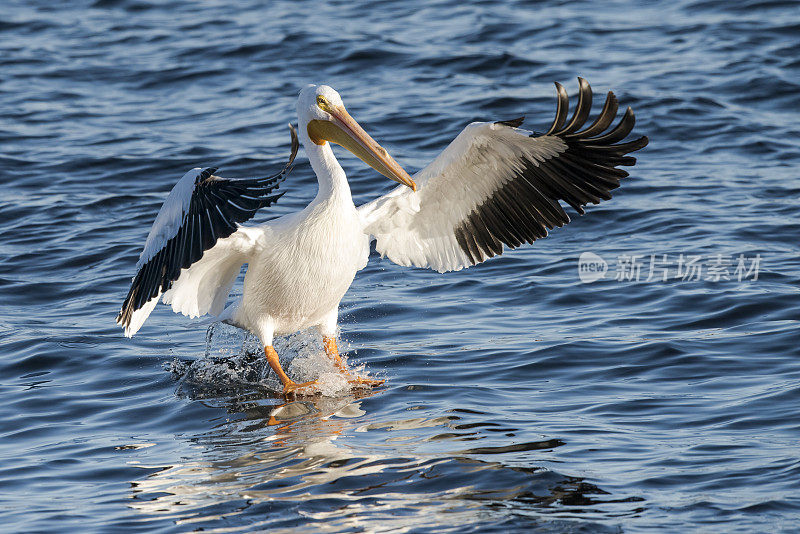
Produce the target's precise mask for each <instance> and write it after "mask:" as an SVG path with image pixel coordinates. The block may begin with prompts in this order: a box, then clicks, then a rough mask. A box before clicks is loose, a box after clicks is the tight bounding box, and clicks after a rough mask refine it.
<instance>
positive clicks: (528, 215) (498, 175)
mask: <svg viewBox="0 0 800 534" xmlns="http://www.w3.org/2000/svg"><path fill="white" fill-rule="evenodd" d="M578 81H579V84H580V91H579V93H578V103H577V106H576V109H575V112H574V114H573V116H572V118H571V119H570V120H569V122H567V115H568V110H569V97H568V96H567V92H566V90H565V89H564V87H563V86H562V85H561V84H559V83H558V82H556V84H555V85H556V88H557V91H558V108H557V111H556V118H555V120H554V121H553V124H552V126H551V127H550V129H549V130H548V131H547V133H545V134H543V135H539V136H534V135H535V134H531V132H528V131H525V130H521V129H519V126H520V125H521V124H522V121H523V118H519V119H514V120H510V121H499V122H493V123H486V122H484V123H472V124H470V125H468V126H467V127H466V128H464V130H463V131H462V132H461V133H460V134H459V135H458V136H457V137H456V138H455V139H454V140H453V142H452V143H450V145H449V146H448V147H447V148H446V149H445V150H444V151H443V152H442V153H441V154H440V155H439V156H438V157H437V158H436V159H435V160H434V161H433V162H432V163H431V164H430V165H428V166H427V167H426V168H424V169H423V170H421V171H419V172H418V173H417V174H415V175H414V177H413V178H414V181H415V182H416V183H417V185H418V189H417V191H416V192H414V191H412V190H411V189H409V188H407V187H405V186H400V187H398V188H396V189H394V190H393V191H391V192H390V193H388V194H387V195H384V196H382V197H379V198H377V199H375V200H373V201H372V202H369V203H368V204H365V205H363V206H360V207H359V214H360V216H361V218H362V221H363V223H364V227H365V232H366V233H368V234H370V235H372V236H373V237H374V238H375V241H376V249H377V251H378V252H379V253H380V254H381V255H382V256H385V257H388V258H389V259H390V260H391V261H393V262H395V263H397V264H399V265H403V266H415V267H428V268H431V269H434V270H436V271H439V272H445V271H452V270H459V269H462V268H464V267H469V266H471V265H476V264H478V263H481V262H482V261H484V260H486V259H487V258H491V257H493V256H497V255H499V254H502V253H503V249H504V247H508V248H511V249H514V248H517V247H519V246H521V245H522V244H523V243H532V242H533V241H535V240H536V239H541V238H543V237H546V236H547V233H548V230H551V229H553V228H555V227H560V226H563V225H565V224H567V223H568V222H569V221H570V219H569V216H568V215H567V213H566V212H565V211H564V208H563V207H562V206H561V204H560V203H559V201H563V202H566V203H567V204H569V205H570V206H571V207H572V208H573V209H575V211H577V212H578V213H579V214H583V213H584V210H583V206H585V205H587V204H589V203H591V204H598V203H599V202H600V201H601V200H608V199H610V198H611V193H610V191H611V190H612V189H615V188H617V187H619V181H620V179H621V178H624V177H626V176H628V173H627V172H626V171H624V170H622V169H617V167H618V166H620V165H625V166H631V165H634V164H635V163H636V159H635V158H634V157H631V156H626V154H628V153H630V152H634V151H636V150H639V149H641V148H644V147H645V146H647V143H648V139H647V137H644V136H643V137H640V138H638V139H636V140H634V141H629V142H627V143H619V142H620V141H622V140H623V139H625V138H626V137H627V136H628V134H629V133H630V132H631V130H632V129H633V126H634V123H635V118H634V115H633V111H632V110H631V108H630V107H629V108H628V109H627V111H626V112H625V114H624V115H623V117H622V119H621V121H620V122H619V124H618V125H617V126H616V127H614V128H613V129H611V130H610V131H606V130H607V129H608V128H609V126H611V123H612V122H613V121H614V118H615V117H616V114H617V109H618V103H617V99H616V97H615V96H614V94H613V93H612V92H609V93H608V95H607V97H606V100H605V105H604V106H603V109H602V111H601V112H600V114H599V115H598V117H597V119H595V121H594V122H593V123H592V124H591V125H590V126H588V127H587V128H585V129H583V130H580V128H582V127H583V126H584V124H585V123H586V120H587V118H588V117H589V112H590V110H591V106H592V91H591V87H590V86H589V84H588V83H587V82H586V80H584V79H583V78H578Z"/></svg>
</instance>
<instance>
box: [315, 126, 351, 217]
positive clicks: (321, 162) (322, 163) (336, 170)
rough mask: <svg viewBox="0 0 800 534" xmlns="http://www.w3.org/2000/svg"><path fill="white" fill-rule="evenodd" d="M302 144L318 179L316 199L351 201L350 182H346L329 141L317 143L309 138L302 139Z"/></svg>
mask: <svg viewBox="0 0 800 534" xmlns="http://www.w3.org/2000/svg"><path fill="white" fill-rule="evenodd" d="M303 145H304V146H305V149H306V154H308V160H309V161H310V162H311V168H312V169H314V172H315V173H316V175H317V180H318V181H319V192H318V193H317V198H316V200H317V201H320V202H321V201H325V200H328V199H332V200H337V201H346V202H349V203H351V204H352V203H353V198H352V196H351V195H350V184H348V183H347V176H346V175H345V173H344V169H342V166H341V165H339V162H338V161H337V160H336V156H334V155H333V150H331V145H330V143H325V144H324V145H318V144H316V143H314V142H313V141H311V139H308V138H306V139H303Z"/></svg>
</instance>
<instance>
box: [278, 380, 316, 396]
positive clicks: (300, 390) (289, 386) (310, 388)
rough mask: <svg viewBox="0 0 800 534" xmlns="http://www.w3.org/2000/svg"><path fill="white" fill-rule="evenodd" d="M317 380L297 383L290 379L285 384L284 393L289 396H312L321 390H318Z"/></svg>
mask: <svg viewBox="0 0 800 534" xmlns="http://www.w3.org/2000/svg"><path fill="white" fill-rule="evenodd" d="M316 384H317V381H316V380H312V381H311V382H301V383H297V382H294V381H289V382H286V383H285V384H283V394H284V395H286V396H287V397H289V396H296V395H302V396H312V395H317V394H319V391H317V390H316V388H315V387H314V386H316Z"/></svg>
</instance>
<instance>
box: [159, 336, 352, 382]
mask: <svg viewBox="0 0 800 534" xmlns="http://www.w3.org/2000/svg"><path fill="white" fill-rule="evenodd" d="M340 345H341V346H342V349H343V350H347V349H348V348H349V345H348V344H347V343H346V342H340ZM274 346H275V350H276V351H277V353H278V354H279V357H280V362H281V366H283V368H284V370H286V373H287V374H288V375H289V376H290V377H291V378H292V379H293V380H295V381H297V382H310V381H312V380H316V381H317V383H316V385H315V387H314V392H315V393H319V394H320V395H322V396H325V397H338V396H342V395H345V394H347V393H349V392H350V391H351V385H350V383H349V382H348V381H347V377H346V376H345V375H343V374H342V373H341V372H339V370H338V369H336V367H335V366H334V365H333V363H332V362H331V360H330V358H328V356H327V354H326V353H325V350H324V348H323V346H322V341H321V337H320V335H319V334H318V333H317V332H316V330H315V329H310V330H304V331H302V332H297V333H294V334H291V335H289V336H285V337H279V338H276V339H275V345H274ZM341 356H342V360H343V361H344V363H345V365H347V355H346V354H342V355H341ZM166 368H167V370H168V371H169V372H171V373H172V375H173V377H174V378H175V379H176V380H177V381H178V389H179V390H182V389H185V388H191V389H192V396H194V397H197V396H208V394H211V395H218V394H228V393H229V392H230V391H231V390H248V389H250V390H251V389H258V390H264V391H266V392H271V393H273V394H281V393H282V392H283V386H282V385H281V383H280V381H279V380H278V378H277V376H275V373H274V372H272V370H271V369H270V367H269V365H267V362H266V359H265V358H264V352H263V348H262V347H261V342H260V341H259V340H258V338H257V337H256V336H254V335H253V334H251V333H249V332H245V331H244V330H241V329H239V328H236V327H234V326H230V325H227V324H224V323H215V324H212V325H211V326H209V327H208V331H207V332H206V347H205V353H204V356H203V357H202V358H200V359H198V360H181V359H178V358H176V359H174V360H172V361H171V362H170V363H169V364H167V366H166ZM351 372H352V373H353V374H358V375H359V376H365V375H366V372H365V369H364V366H363V365H361V366H358V367H356V368H353V369H351ZM198 389H199V390H200V391H199V392H198V391H197V390H198ZM204 392H205V393H206V394H203V393H204ZM198 393H199V395H198Z"/></svg>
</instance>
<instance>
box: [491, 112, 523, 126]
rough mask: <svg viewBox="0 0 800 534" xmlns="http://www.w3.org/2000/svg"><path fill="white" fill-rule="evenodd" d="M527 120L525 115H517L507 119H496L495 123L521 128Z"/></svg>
mask: <svg viewBox="0 0 800 534" xmlns="http://www.w3.org/2000/svg"><path fill="white" fill-rule="evenodd" d="M523 122H525V115H523V116H522V117H517V118H516V119H509V120H507V121H495V124H502V125H503V126H510V127H512V128H519V127H520V126H522V123H523Z"/></svg>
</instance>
